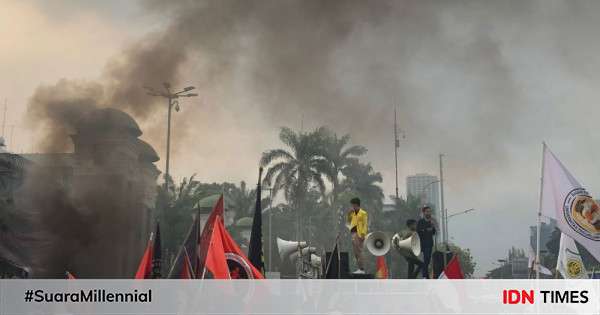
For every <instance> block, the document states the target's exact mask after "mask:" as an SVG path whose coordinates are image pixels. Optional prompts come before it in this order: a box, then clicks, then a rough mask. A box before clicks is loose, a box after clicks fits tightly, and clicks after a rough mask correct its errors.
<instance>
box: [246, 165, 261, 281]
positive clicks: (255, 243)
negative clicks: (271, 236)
mask: <svg viewBox="0 0 600 315" xmlns="http://www.w3.org/2000/svg"><path fill="white" fill-rule="evenodd" d="M262 172H263V168H262V167H260V168H259V169H258V184H257V185H256V204H255V206H254V220H253V221H252V234H250V245H249V246H248V259H249V260H250V262H251V263H252V264H253V265H254V267H255V268H256V269H258V270H259V271H260V272H261V273H263V274H264V270H265V263H264V261H263V244H262V206H261V191H262V188H261V186H260V182H261V181H262Z"/></svg>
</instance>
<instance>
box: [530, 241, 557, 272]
mask: <svg viewBox="0 0 600 315" xmlns="http://www.w3.org/2000/svg"><path fill="white" fill-rule="evenodd" d="M538 266H539V267H540V273H541V274H544V275H547V276H552V271H550V269H548V268H546V267H544V265H542V264H539V265H537V264H536V263H535V252H534V251H533V248H531V246H529V268H531V270H533V271H537V267H538Z"/></svg>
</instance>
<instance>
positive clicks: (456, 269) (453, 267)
mask: <svg viewBox="0 0 600 315" xmlns="http://www.w3.org/2000/svg"><path fill="white" fill-rule="evenodd" d="M464 278H465V276H464V275H463V272H462V269H460V263H459V261H458V256H457V255H456V254H455V255H454V256H453V257H452V259H450V262H448V265H446V268H444V271H442V274H440V277H439V279H464Z"/></svg>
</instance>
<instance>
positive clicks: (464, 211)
mask: <svg viewBox="0 0 600 315" xmlns="http://www.w3.org/2000/svg"><path fill="white" fill-rule="evenodd" d="M473 211H475V209H473V208H470V209H467V210H463V211H460V212H456V213H453V214H451V215H448V213H446V215H447V217H446V220H448V219H450V218H452V217H456V216H459V215H463V214H467V213H469V212H473ZM447 229H448V222H446V230H447ZM447 235H448V234H447Z"/></svg>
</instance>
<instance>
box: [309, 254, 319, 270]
mask: <svg viewBox="0 0 600 315" xmlns="http://www.w3.org/2000/svg"><path fill="white" fill-rule="evenodd" d="M310 265H311V266H312V267H313V268H321V257H319V256H317V255H315V254H310Z"/></svg>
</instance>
